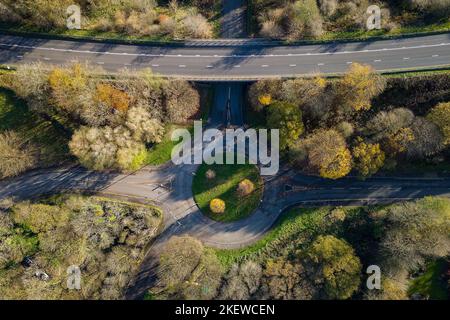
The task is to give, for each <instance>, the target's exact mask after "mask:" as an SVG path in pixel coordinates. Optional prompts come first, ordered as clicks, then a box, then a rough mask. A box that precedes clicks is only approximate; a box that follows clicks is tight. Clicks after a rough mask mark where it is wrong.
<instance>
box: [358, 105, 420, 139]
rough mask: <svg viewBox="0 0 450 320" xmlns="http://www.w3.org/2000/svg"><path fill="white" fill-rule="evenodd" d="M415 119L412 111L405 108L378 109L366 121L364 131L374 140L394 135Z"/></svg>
mask: <svg viewBox="0 0 450 320" xmlns="http://www.w3.org/2000/svg"><path fill="white" fill-rule="evenodd" d="M414 119H415V116H414V113H413V112H412V111H411V110H409V109H406V108H396V109H393V110H390V111H380V112H378V113H377V114H376V115H375V116H374V117H373V118H371V119H370V120H369V121H367V123H366V125H365V128H364V133H365V134H366V135H367V136H370V137H371V139H373V140H375V141H380V140H382V139H384V138H387V137H390V136H392V135H395V134H396V133H397V132H399V131H400V130H401V129H403V128H408V127H410V126H411V124H412V123H413V121H414Z"/></svg>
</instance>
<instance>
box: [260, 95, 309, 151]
mask: <svg viewBox="0 0 450 320" xmlns="http://www.w3.org/2000/svg"><path fill="white" fill-rule="evenodd" d="M267 125H268V126H269V128H271V129H279V130H280V150H285V149H286V148H288V147H289V146H291V145H293V144H294V142H295V141H296V140H297V139H298V138H299V136H300V135H301V134H302V133H303V131H304V126H303V122H302V113H301V111H300V109H299V108H298V107H296V106H295V105H293V104H290V103H284V102H278V101H277V102H274V103H272V104H271V105H270V106H269V107H268V114H267Z"/></svg>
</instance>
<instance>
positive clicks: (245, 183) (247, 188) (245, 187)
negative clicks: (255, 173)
mask: <svg viewBox="0 0 450 320" xmlns="http://www.w3.org/2000/svg"><path fill="white" fill-rule="evenodd" d="M254 190H255V185H254V184H253V182H251V181H250V180H249V179H244V180H242V181H241V182H239V184H238V187H237V193H238V195H240V196H241V197H244V196H248V195H249V194H251V193H252V192H253V191H254Z"/></svg>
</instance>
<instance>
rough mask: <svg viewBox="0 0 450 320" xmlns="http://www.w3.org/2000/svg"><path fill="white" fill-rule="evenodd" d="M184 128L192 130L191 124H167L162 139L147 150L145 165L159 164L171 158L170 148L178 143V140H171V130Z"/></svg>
mask: <svg viewBox="0 0 450 320" xmlns="http://www.w3.org/2000/svg"><path fill="white" fill-rule="evenodd" d="M180 128H186V129H188V130H189V131H193V130H194V127H193V126H177V125H167V127H166V133H165V134H164V137H163V139H162V141H161V142H160V143H158V144H155V145H154V146H153V148H151V149H149V150H147V157H146V159H145V164H146V165H154V166H156V165H161V164H164V163H166V162H167V161H169V160H170V159H171V155H172V149H173V148H174V147H175V146H176V145H177V144H178V143H179V142H178V141H172V140H171V135H172V132H173V130H175V129H180Z"/></svg>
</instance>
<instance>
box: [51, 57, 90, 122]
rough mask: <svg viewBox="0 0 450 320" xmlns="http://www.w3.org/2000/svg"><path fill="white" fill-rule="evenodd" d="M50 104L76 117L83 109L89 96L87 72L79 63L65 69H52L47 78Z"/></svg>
mask: <svg viewBox="0 0 450 320" xmlns="http://www.w3.org/2000/svg"><path fill="white" fill-rule="evenodd" d="M48 83H49V86H50V93H51V99H52V102H53V103H54V104H55V105H57V106H58V107H59V108H60V109H61V110H64V111H66V112H68V113H69V114H72V115H75V116H77V115H78V114H79V112H80V110H81V109H83V108H84V107H85V104H87V103H88V102H89V101H90V100H89V96H86V95H84V94H83V93H87V92H88V90H87V89H88V87H87V86H88V71H87V68H86V67H85V66H83V65H81V64H79V63H75V64H73V65H72V66H70V67H67V68H59V67H58V68H54V69H53V70H52V71H51V72H50V74H49V77H48Z"/></svg>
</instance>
